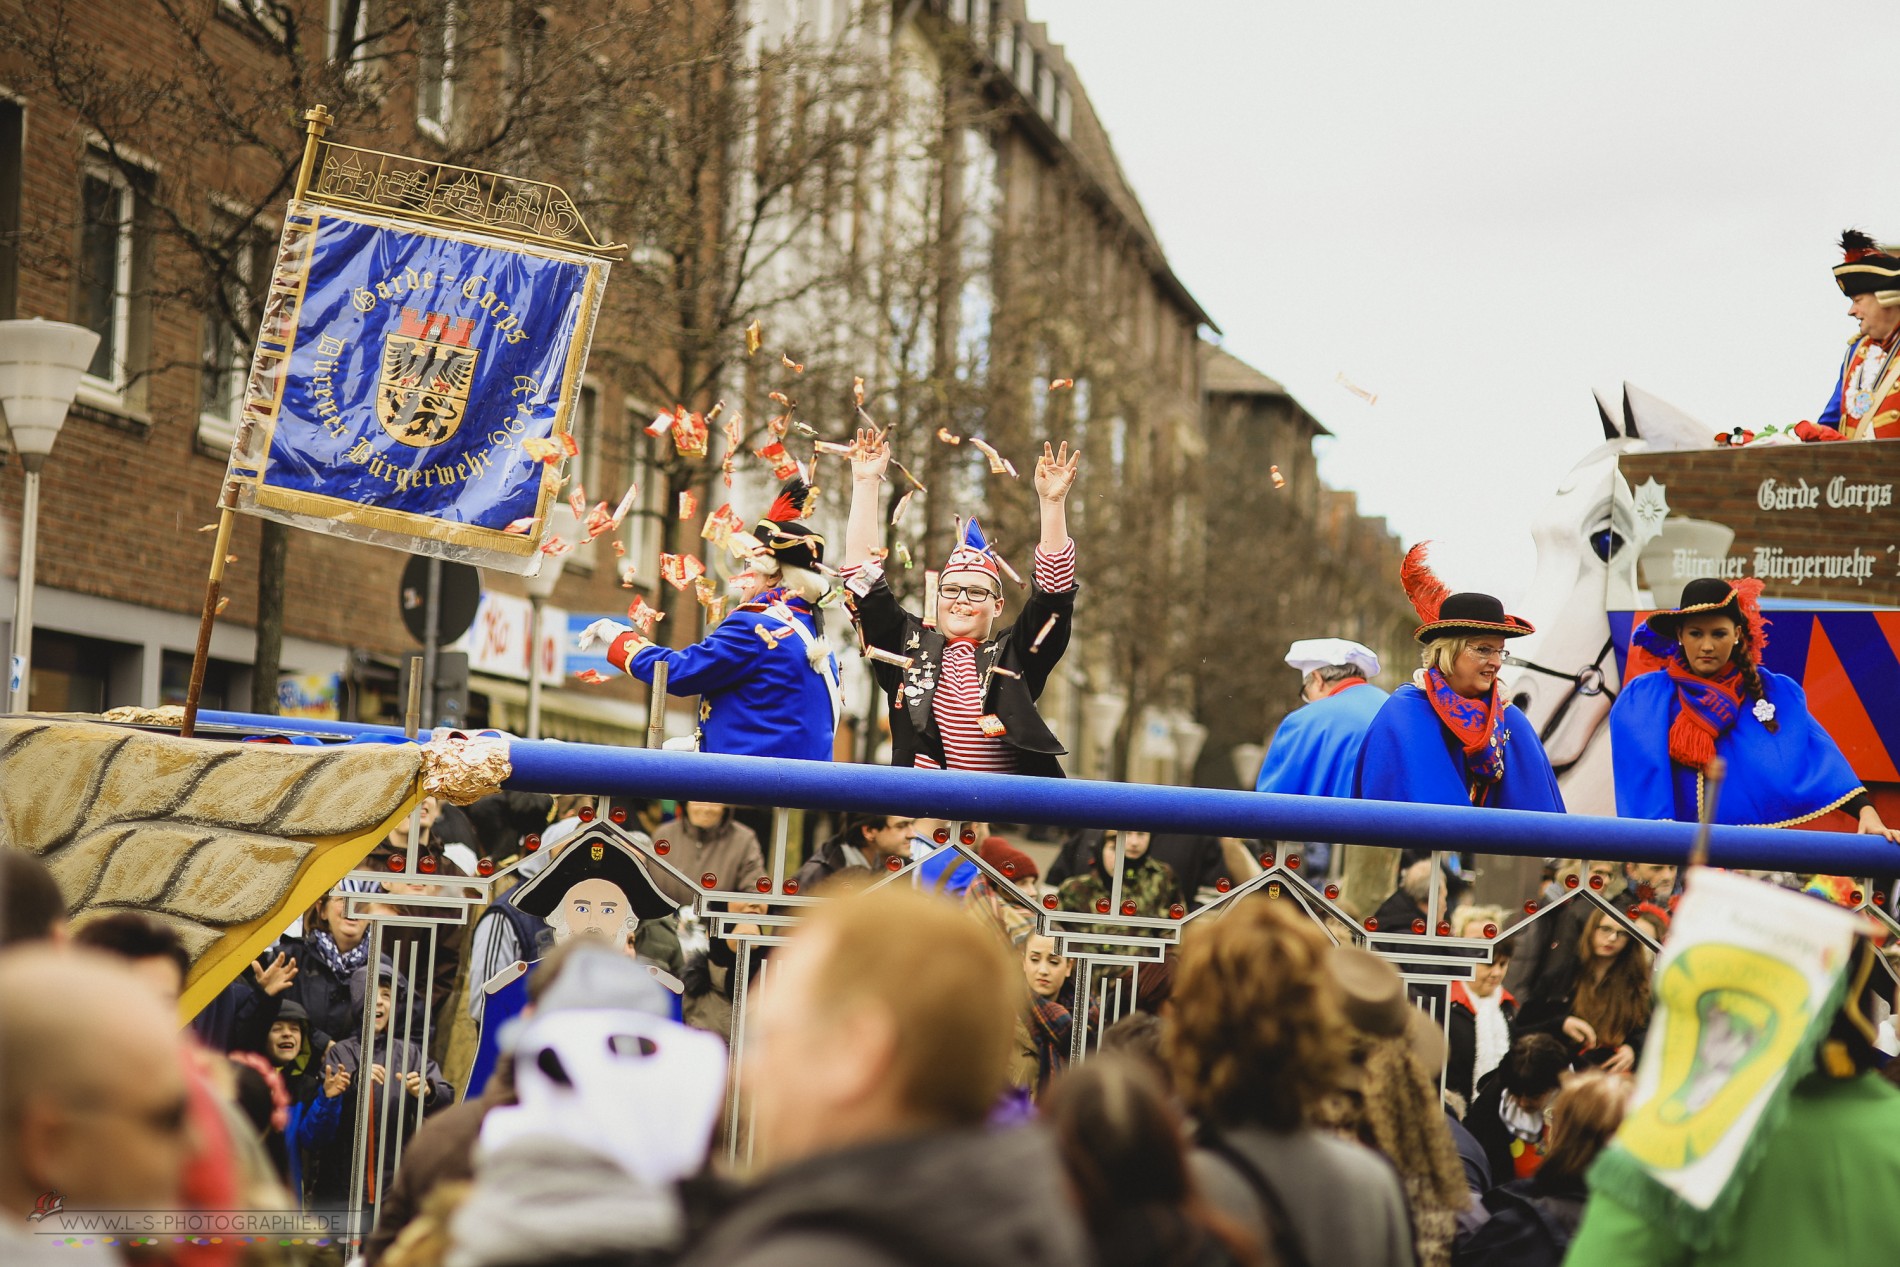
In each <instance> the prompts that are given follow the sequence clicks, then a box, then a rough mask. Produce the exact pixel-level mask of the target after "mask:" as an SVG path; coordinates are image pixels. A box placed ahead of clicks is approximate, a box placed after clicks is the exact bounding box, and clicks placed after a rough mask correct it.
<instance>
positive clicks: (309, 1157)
mask: <svg viewBox="0 0 1900 1267" xmlns="http://www.w3.org/2000/svg"><path fill="white" fill-rule="evenodd" d="M266 1043H267V1045H268V1047H269V1051H268V1052H267V1053H266V1054H267V1055H268V1056H269V1057H270V1061H271V1063H272V1064H273V1065H275V1066H277V1072H278V1075H279V1076H280V1077H282V1078H283V1080H284V1091H285V1093H286V1094H287V1095H289V1097H290V1115H289V1120H288V1121H287V1122H286V1123H285V1124H284V1154H285V1164H286V1168H287V1171H288V1173H287V1174H286V1175H285V1182H287V1183H288V1184H289V1185H290V1190H291V1192H293V1193H295V1194H296V1196H297V1199H298V1200H299V1201H307V1200H309V1199H310V1196H311V1193H312V1188H313V1182H314V1180H315V1178H316V1164H317V1157H318V1155H319V1153H321V1152H322V1151H323V1150H325V1149H327V1148H328V1147H329V1146H330V1144H331V1142H332V1141H333V1140H334V1139H335V1138H336V1135H337V1126H338V1124H339V1123H340V1122H341V1121H342V1117H343V1105H342V1101H341V1096H342V1094H343V1089H344V1088H345V1087H347V1086H348V1085H349V1081H350V1079H349V1075H348V1074H346V1073H343V1072H342V1071H341V1070H340V1069H338V1070H335V1071H334V1072H332V1073H330V1074H328V1075H326V1073H325V1071H324V1068H323V1065H322V1061H321V1059H320V1057H321V1053H320V1052H318V1051H316V1050H315V1048H313V1047H312V1046H311V1043H310V1017H309V1016H308V1015H306V1014H305V1012H304V1010H303V1004H301V1003H299V1002H297V1000H295V999H289V1000H286V1001H285V1002H284V1003H283V1004H281V1005H280V1006H279V1007H278V1009H277V1019H276V1020H274V1021H272V1022H271V1026H270V1035H269V1037H268V1039H267V1040H266Z"/></svg>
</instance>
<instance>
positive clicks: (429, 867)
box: [416, 853, 435, 875]
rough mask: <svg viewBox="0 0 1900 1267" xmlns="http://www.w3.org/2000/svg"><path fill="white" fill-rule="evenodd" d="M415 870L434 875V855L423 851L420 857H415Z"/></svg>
mask: <svg viewBox="0 0 1900 1267" xmlns="http://www.w3.org/2000/svg"><path fill="white" fill-rule="evenodd" d="M416 870H418V871H420V872H422V874H424V875H434V874H435V855H434V854H428V853H425V854H423V855H422V856H421V857H420V858H417V859H416Z"/></svg>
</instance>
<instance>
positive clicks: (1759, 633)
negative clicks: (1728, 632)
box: [1730, 576, 1768, 667]
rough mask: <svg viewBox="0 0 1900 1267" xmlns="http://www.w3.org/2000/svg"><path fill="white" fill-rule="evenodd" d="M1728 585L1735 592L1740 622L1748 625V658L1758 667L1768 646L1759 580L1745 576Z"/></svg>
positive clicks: (1758, 578) (1766, 626)
mask: <svg viewBox="0 0 1900 1267" xmlns="http://www.w3.org/2000/svg"><path fill="white" fill-rule="evenodd" d="M1730 584H1731V585H1732V586H1733V587H1734V590H1735V603H1736V605H1737V606H1738V607H1740V608H1741V609H1742V620H1743V621H1744V622H1745V623H1746V624H1747V625H1748V658H1749V659H1750V660H1753V661H1754V662H1755V664H1756V666H1757V667H1759V666H1760V665H1761V653H1762V651H1763V650H1764V649H1766V648H1767V646H1768V621H1767V620H1766V618H1764V617H1763V616H1762V614H1761V592H1762V589H1763V585H1762V581H1761V578H1760V577H1756V576H1745V577H1743V578H1742V579H1741V580H1739V581H1732V582H1730Z"/></svg>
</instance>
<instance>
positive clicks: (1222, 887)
mask: <svg viewBox="0 0 1900 1267" xmlns="http://www.w3.org/2000/svg"><path fill="white" fill-rule="evenodd" d="M1233 887H1234V882H1233V881H1232V880H1229V879H1228V878H1227V877H1226V876H1222V877H1221V878H1220V879H1218V880H1216V881H1214V888H1215V889H1216V890H1217V891H1219V892H1221V893H1225V892H1227V890H1229V889H1231V888H1233Z"/></svg>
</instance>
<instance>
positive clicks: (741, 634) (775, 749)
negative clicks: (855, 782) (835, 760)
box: [627, 598, 838, 761]
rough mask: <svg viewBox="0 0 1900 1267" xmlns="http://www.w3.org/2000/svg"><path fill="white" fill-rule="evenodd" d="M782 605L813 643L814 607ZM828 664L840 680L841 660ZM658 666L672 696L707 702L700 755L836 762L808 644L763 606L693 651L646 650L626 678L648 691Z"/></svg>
mask: <svg viewBox="0 0 1900 1267" xmlns="http://www.w3.org/2000/svg"><path fill="white" fill-rule="evenodd" d="M785 602H786V606H787V608H788V609H789V610H790V611H791V615H792V619H794V620H796V621H798V622H800V623H801V624H802V625H803V626H804V627H805V629H806V630H807V631H808V632H810V633H811V634H812V635H813V636H814V637H816V636H817V633H818V624H817V620H816V618H815V616H814V614H813V612H812V610H811V606H810V604H808V603H806V602H805V601H804V600H803V599H799V598H790V599H787V600H785ZM761 630H762V631H764V632H763V633H761V632H760V631H761ZM774 644H776V645H774ZM825 660H826V662H827V663H828V664H829V666H830V670H831V673H832V677H833V680H836V676H837V672H838V662H837V659H836V658H835V657H833V656H831V655H830V654H827V655H826V656H825ZM661 661H665V662H666V666H667V677H666V690H667V694H669V695H699V696H702V697H703V703H702V704H701V706H700V745H699V746H700V751H702V752H723V753H727V754H730V755H734V756H744V757H789V758H791V759H793V760H796V761H829V760H831V755H832V741H833V736H834V735H835V734H836V732H837V721H836V719H835V718H834V717H833V715H832V704H831V691H830V688H829V687H828V686H827V685H826V682H825V678H824V675H823V674H822V673H820V672H819V671H818V670H817V669H815V668H813V667H812V664H811V661H810V660H809V659H808V658H807V656H806V652H805V642H804V640H803V639H801V638H799V637H798V635H797V634H796V633H793V632H791V631H789V630H788V629H787V627H786V624H785V621H784V620H783V619H781V618H780V617H777V616H774V615H772V614H771V613H770V612H769V611H767V610H766V607H765V605H764V604H760V603H748V604H746V605H745V606H744V607H741V608H739V609H738V610H737V611H735V612H733V613H732V614H731V615H729V616H727V617H726V618H725V620H723V621H721V622H720V624H719V627H718V628H716V629H714V630H713V631H712V632H711V633H710V634H708V635H707V636H706V637H705V638H704V639H703V640H701V641H699V642H696V643H694V644H693V645H692V646H690V647H684V648H681V649H679V650H671V649H669V648H666V647H658V646H647V647H642V648H640V649H639V650H638V651H636V652H634V654H633V657H632V659H631V660H630V662H629V663H628V665H627V672H628V673H630V674H632V675H633V676H634V677H636V678H639V679H640V680H641V681H642V682H646V683H649V684H651V683H652V681H653V666H654V665H656V664H659V663H660V662H661Z"/></svg>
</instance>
